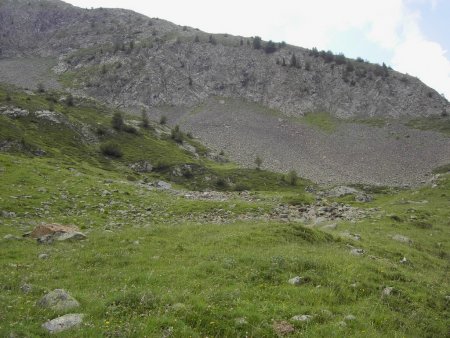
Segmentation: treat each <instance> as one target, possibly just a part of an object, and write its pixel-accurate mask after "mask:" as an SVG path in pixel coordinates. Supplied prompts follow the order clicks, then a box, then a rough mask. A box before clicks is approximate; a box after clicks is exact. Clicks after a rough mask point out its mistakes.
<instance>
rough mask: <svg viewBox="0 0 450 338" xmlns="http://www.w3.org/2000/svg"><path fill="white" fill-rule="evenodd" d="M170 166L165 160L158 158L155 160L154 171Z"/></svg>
mask: <svg viewBox="0 0 450 338" xmlns="http://www.w3.org/2000/svg"><path fill="white" fill-rule="evenodd" d="M169 168H170V164H169V163H167V162H165V161H164V160H159V161H157V162H156V164H155V166H154V170H155V171H164V170H167V169H169Z"/></svg>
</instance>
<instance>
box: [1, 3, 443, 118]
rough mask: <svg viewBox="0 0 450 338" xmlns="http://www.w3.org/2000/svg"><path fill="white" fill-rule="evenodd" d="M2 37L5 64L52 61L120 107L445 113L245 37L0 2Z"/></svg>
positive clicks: (332, 59) (339, 67)
mask: <svg viewBox="0 0 450 338" xmlns="http://www.w3.org/2000/svg"><path fill="white" fill-rule="evenodd" d="M0 31H2V33H3V34H1V36H0V45H1V49H2V51H1V53H2V54H1V55H3V57H16V56H36V55H39V56H52V57H57V58H59V59H60V63H59V65H58V66H57V67H55V71H57V72H58V73H59V74H65V73H67V72H74V73H71V74H72V75H73V74H75V80H74V82H73V83H71V85H73V86H76V87H77V88H78V89H79V90H81V92H84V93H87V94H89V95H91V96H95V97H97V98H101V99H103V100H105V101H107V102H110V103H113V104H116V105H121V106H143V105H144V106H157V105H161V104H172V105H179V106H182V105H195V104H198V103H201V102H203V101H204V100H205V99H206V98H207V97H209V96H213V95H220V96H227V97H239V98H244V99H246V100H249V101H253V102H258V103H261V104H263V105H265V106H268V107H271V108H275V109H277V110H280V111H282V112H284V113H286V114H288V115H292V116H299V115H303V114H305V113H307V112H314V111H328V112H330V113H331V114H333V115H335V116H340V117H351V116H365V117H367V116H369V117H372V116H389V117H404V116H431V115H436V116H438V115H441V114H444V115H445V114H450V107H449V103H448V102H447V100H445V98H443V97H442V96H441V95H439V94H438V93H437V92H435V91H434V90H432V89H431V88H429V87H427V86H425V85H424V84H423V83H421V82H420V81H419V80H417V79H416V78H413V77H410V76H407V75H403V74H400V73H397V72H395V71H393V70H390V69H387V68H386V67H382V66H379V65H373V64H368V63H365V62H357V61H355V60H349V59H345V58H343V57H341V56H335V55H330V54H327V53H320V52H316V51H312V50H307V49H304V48H299V47H295V46H290V45H285V44H280V45H275V48H272V49H270V50H269V49H267V50H264V46H266V43H264V42H263V43H262V46H263V48H262V49H258V50H255V49H253V47H252V39H251V38H242V42H243V43H242V44H241V37H234V36H229V35H215V36H213V37H212V39H210V38H209V34H207V33H204V32H201V31H198V30H195V29H192V28H188V27H185V28H181V27H179V26H177V25H174V24H171V23H169V22H166V21H164V20H159V19H149V18H147V17H145V16H143V15H140V14H137V13H134V12H131V11H126V10H112V9H93V10H87V9H80V8H76V7H73V6H71V5H67V4H65V3H63V2H60V1H48V0H45V1H39V2H32V1H31V2H30V1H25V0H14V1H12V0H5V1H3V2H1V3H0ZM247 42H248V43H247ZM1 55H0V57H1ZM293 55H295V60H296V62H295V65H294V64H292V61H291V59H292V57H293ZM76 74H78V75H76ZM72 75H71V76H72Z"/></svg>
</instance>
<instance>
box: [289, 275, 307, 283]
mask: <svg viewBox="0 0 450 338" xmlns="http://www.w3.org/2000/svg"><path fill="white" fill-rule="evenodd" d="M288 283H289V284H292V285H300V284H302V283H303V278H302V277H300V276H296V277H294V278H291V279H289V280H288Z"/></svg>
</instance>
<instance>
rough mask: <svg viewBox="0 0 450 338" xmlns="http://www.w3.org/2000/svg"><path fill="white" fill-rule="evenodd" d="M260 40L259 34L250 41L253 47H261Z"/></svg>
mask: <svg viewBox="0 0 450 338" xmlns="http://www.w3.org/2000/svg"><path fill="white" fill-rule="evenodd" d="M261 42H262V40H261V38H260V37H259V36H255V37H254V38H253V42H252V44H253V49H261Z"/></svg>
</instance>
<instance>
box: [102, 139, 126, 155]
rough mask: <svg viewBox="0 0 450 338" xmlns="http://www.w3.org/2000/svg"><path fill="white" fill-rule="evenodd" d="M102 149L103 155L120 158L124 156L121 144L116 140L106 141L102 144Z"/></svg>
mask: <svg viewBox="0 0 450 338" xmlns="http://www.w3.org/2000/svg"><path fill="white" fill-rule="evenodd" d="M100 151H101V152H102V154H103V155H106V156H111V157H116V158H120V157H122V156H123V153H122V150H121V149H120V147H119V145H118V144H117V143H114V142H108V143H104V144H102V145H101V146H100Z"/></svg>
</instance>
